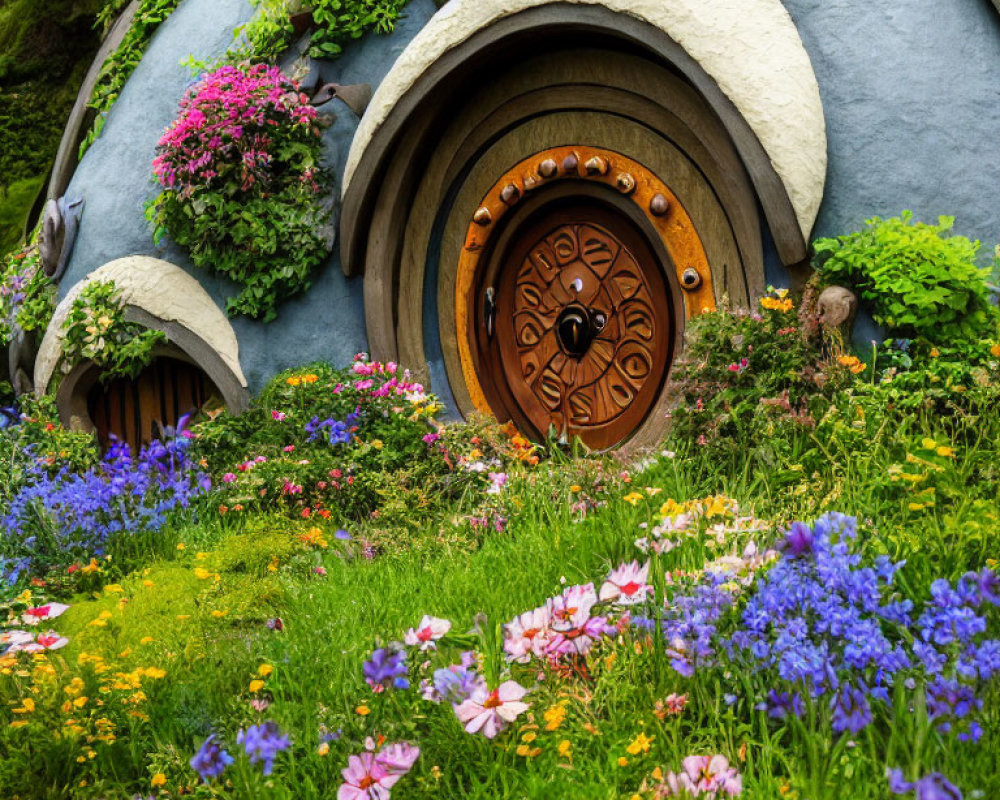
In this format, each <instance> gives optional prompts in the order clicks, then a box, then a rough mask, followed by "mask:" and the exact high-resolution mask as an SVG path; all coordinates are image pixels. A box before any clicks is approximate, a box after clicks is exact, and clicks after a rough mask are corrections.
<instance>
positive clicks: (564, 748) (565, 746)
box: [556, 739, 573, 759]
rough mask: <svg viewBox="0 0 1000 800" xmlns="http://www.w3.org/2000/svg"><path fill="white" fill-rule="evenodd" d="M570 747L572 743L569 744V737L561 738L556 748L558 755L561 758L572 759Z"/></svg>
mask: <svg viewBox="0 0 1000 800" xmlns="http://www.w3.org/2000/svg"><path fill="white" fill-rule="evenodd" d="M571 747H572V745H571V744H570V742H569V739H563V740H562V741H561V742H559V746H558V747H557V748H556V749H557V750H558V752H559V755H560V756H561V757H562V758H569V759H572V758H573V756H572V754H571V753H570V748H571Z"/></svg>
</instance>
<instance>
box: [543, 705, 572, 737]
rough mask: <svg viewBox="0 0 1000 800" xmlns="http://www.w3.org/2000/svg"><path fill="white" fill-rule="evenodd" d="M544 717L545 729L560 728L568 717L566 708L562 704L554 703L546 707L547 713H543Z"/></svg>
mask: <svg viewBox="0 0 1000 800" xmlns="http://www.w3.org/2000/svg"><path fill="white" fill-rule="evenodd" d="M542 718H543V719H544V720H545V730H547V731H555V730H559V726H560V725H562V724H563V720H565V719H566V708H565V707H564V706H561V705H554V706H552V707H550V708H548V709H546V711H545V713H543V714H542Z"/></svg>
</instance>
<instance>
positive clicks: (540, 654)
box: [503, 606, 552, 664]
mask: <svg viewBox="0 0 1000 800" xmlns="http://www.w3.org/2000/svg"><path fill="white" fill-rule="evenodd" d="M550 621H551V615H550V614H549V609H548V606H542V607H541V608H536V609H535V610H534V611H526V612H524V613H523V614H521V615H520V616H519V617H515V618H514V619H513V620H512V621H511V622H508V623H507V624H506V625H504V626H503V649H504V650H505V651H506V652H507V658H509V659H510V660H511V661H518V662H520V663H522V664H524V663H527V662H528V661H530V660H531V657H532V656H535V658H545V655H546V652H547V650H548V646H549V643H550V641H551V639H552V632H551V630H550V629H549V622H550Z"/></svg>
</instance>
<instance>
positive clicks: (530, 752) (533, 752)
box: [517, 744, 542, 758]
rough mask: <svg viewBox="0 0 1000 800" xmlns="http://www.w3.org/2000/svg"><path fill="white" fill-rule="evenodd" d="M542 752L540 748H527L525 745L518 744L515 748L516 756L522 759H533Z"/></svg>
mask: <svg viewBox="0 0 1000 800" xmlns="http://www.w3.org/2000/svg"><path fill="white" fill-rule="evenodd" d="M541 752H542V748H541V747H529V746H528V745H526V744H519V745H518V746H517V754H518V755H519V756H522V757H523V758H534V757H535V756H537V755H539V754H540V753H541Z"/></svg>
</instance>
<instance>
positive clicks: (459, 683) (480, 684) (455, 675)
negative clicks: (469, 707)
mask: <svg viewBox="0 0 1000 800" xmlns="http://www.w3.org/2000/svg"><path fill="white" fill-rule="evenodd" d="M485 688H486V681H485V680H484V679H483V677H482V675H479V674H478V673H476V672H474V671H473V670H471V669H465V668H463V667H460V666H458V665H452V666H450V667H447V668H445V669H439V670H435V671H434V690H435V692H436V693H437V696H438V697H440V698H441V699H442V700H445V701H447V702H449V703H452V704H453V705H460V704H461V703H463V702H464V701H466V700H468V699H469V698H470V697H471V696H472V693H473V692H474V691H475V690H476V689H485Z"/></svg>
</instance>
